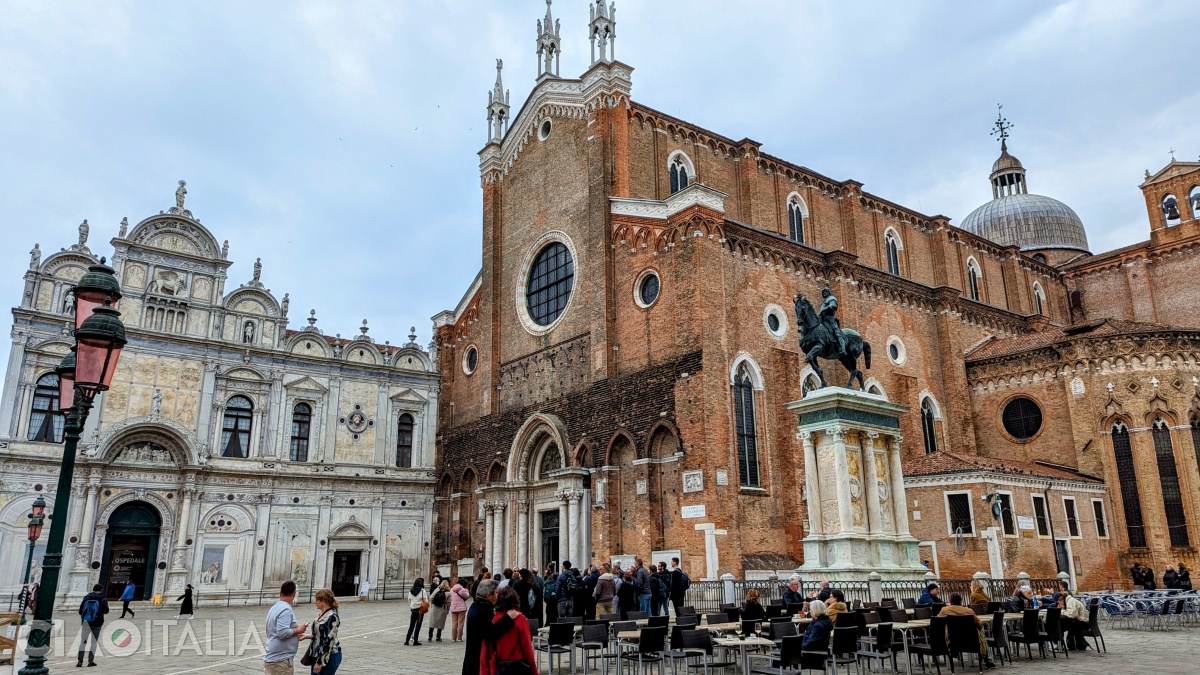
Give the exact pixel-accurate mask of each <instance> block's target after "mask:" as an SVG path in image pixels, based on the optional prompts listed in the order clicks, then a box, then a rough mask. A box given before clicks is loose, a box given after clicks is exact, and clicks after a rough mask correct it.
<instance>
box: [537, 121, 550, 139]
mask: <svg viewBox="0 0 1200 675" xmlns="http://www.w3.org/2000/svg"><path fill="white" fill-rule="evenodd" d="M553 128H554V125H553V124H551V123H550V120H545V121H544V122H542V126H540V127H538V140H539V141H544V140H546V139H547V138H550V130H551V129H553Z"/></svg>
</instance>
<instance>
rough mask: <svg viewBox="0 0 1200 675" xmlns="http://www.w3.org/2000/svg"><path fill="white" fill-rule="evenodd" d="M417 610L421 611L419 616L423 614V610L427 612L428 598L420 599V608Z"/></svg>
mask: <svg viewBox="0 0 1200 675" xmlns="http://www.w3.org/2000/svg"><path fill="white" fill-rule="evenodd" d="M418 611H420V613H421V616H425V612H428V611H429V601H428V600H422V601H421V609H420V610H418Z"/></svg>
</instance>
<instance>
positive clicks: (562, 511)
mask: <svg viewBox="0 0 1200 675" xmlns="http://www.w3.org/2000/svg"><path fill="white" fill-rule="evenodd" d="M556 496H557V497H558V498H559V500H560V501H559V502H558V562H559V565H560V568H561V565H562V561H564V560H571V549H570V548H569V544H570V541H569V540H570V537H568V536H567V530H568V527H569V525H570V521H569V520H568V511H567V500H566V495H565V494H563V492H562V491H561V490H560V491H559V492H557V493H556ZM571 564H572V565H574V564H575V561H574V560H571Z"/></svg>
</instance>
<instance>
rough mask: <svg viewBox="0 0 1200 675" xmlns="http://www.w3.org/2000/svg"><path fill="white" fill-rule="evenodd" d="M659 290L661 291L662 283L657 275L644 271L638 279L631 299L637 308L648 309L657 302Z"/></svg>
mask: <svg viewBox="0 0 1200 675" xmlns="http://www.w3.org/2000/svg"><path fill="white" fill-rule="evenodd" d="M660 290H662V282H661V281H660V280H659V278H658V274H657V273H655V272H654V271H652V270H646V271H645V272H642V275H641V276H640V277H638V280H637V288H636V291H635V292H634V297H633V299H634V300H635V301H637V304H638V306H639V307H643V308H645V307H649V306H650V305H653V304H654V302H655V301H656V300H658V293H659V291H660Z"/></svg>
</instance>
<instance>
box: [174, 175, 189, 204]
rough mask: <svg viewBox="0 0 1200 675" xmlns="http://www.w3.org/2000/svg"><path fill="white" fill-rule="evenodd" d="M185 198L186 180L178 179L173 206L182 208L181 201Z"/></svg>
mask: <svg viewBox="0 0 1200 675" xmlns="http://www.w3.org/2000/svg"><path fill="white" fill-rule="evenodd" d="M186 199H187V181H185V180H181V181H179V187H177V188H175V208H177V209H179V210H180V211H182V210H183V202H184V200H186Z"/></svg>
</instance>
